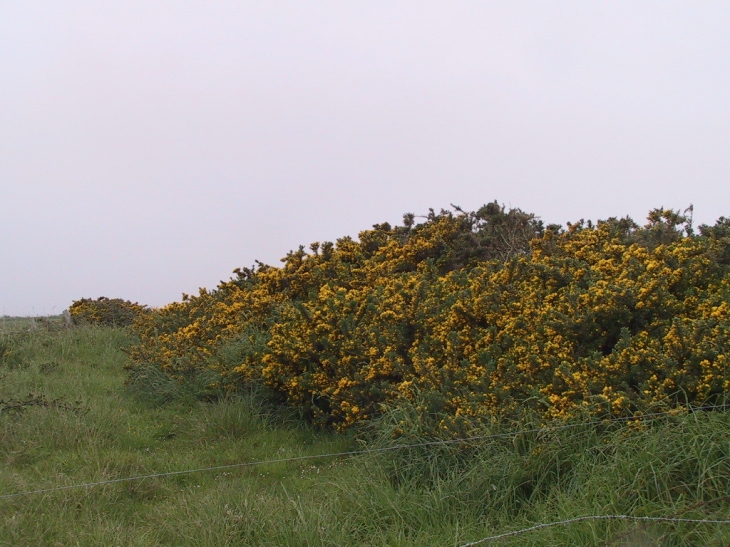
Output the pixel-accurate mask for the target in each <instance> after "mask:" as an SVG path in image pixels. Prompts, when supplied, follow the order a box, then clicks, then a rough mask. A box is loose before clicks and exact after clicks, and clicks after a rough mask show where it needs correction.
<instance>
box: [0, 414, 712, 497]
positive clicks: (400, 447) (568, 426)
mask: <svg viewBox="0 0 730 547" xmlns="http://www.w3.org/2000/svg"><path fill="white" fill-rule="evenodd" d="M718 408H726V405H720V406H719V407H718V406H701V407H688V408H685V409H684V410H686V411H687V412H690V413H694V412H699V411H702V410H716V409H718ZM680 415H681V414H678V413H677V410H676V409H675V410H668V411H664V412H655V413H649V414H641V415H634V416H623V417H617V418H605V419H600V420H588V421H585V422H576V423H572V424H563V425H558V426H542V427H536V428H532V429H523V430H516V431H507V432H504V433H491V434H488V435H476V436H472V437H462V438H458V439H441V440H434V441H423V442H419V443H411V444H401V445H394V446H385V447H380V448H366V449H362V450H349V451H344V452H329V453H325V454H309V455H306V456H292V457H289V458H277V459H273V460H259V461H252V462H240V463H232V464H226V465H215V466H210V467H200V468H196V469H185V470H180V471H166V472H160V473H150V474H147V475H136V476H133V477H121V478H116V479H107V480H102V481H93V482H85V483H79V484H70V485H65V486H52V487H49V488H40V489H37V490H28V491H25V492H16V493H12V494H0V499H10V498H17V497H21V496H32V495H36V494H46V493H50V492H59V491H63V490H73V489H79V488H91V487H95V486H103V485H107V484H115V483H121V482H132V481H140V480H145V479H154V478H161V477H171V476H175V475H190V474H194V473H204V472H209V471H222V470H227V469H235V468H245V467H254V466H260V465H269V464H278V463H289V462H296V461H304V460H313V459H321V458H337V457H351V456H360V455H365V454H375V453H382V452H390V451H395V450H405V449H409V448H421V447H427V446H439V445H449V444H461V443H468V442H474V441H486V440H489V439H500V438H508V437H516V436H518V435H526V434H531V433H543V432H548V431H561V430H565V429H575V428H578V427H588V426H593V425H601V424H609V423H617V422H628V421H644V420H648V419H652V418H658V417H662V416H674V417H677V416H680Z"/></svg>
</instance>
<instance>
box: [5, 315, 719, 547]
mask: <svg viewBox="0 0 730 547" xmlns="http://www.w3.org/2000/svg"><path fill="white" fill-rule="evenodd" d="M131 341H132V340H131V337H130V334H129V333H128V332H127V331H125V330H123V329H111V328H91V327H89V328H74V329H70V330H66V329H64V328H62V326H61V323H60V320H58V319H51V320H45V321H38V320H36V321H31V320H27V319H26V320H12V319H7V318H6V319H5V320H3V321H2V322H0V496H8V495H10V494H15V493H20V492H26V491H36V490H42V489H47V488H55V487H59V486H71V485H77V484H83V483H89V482H99V481H105V480H114V479H119V478H125V477H131V476H139V475H147V474H155V473H165V472H174V471H182V470H189V469H199V468H205V467H214V466H222V465H229V464H238V463H242V462H255V461H264V460H281V459H286V458H295V457H300V456H313V455H317V454H325V453H333V452H344V451H350V450H361V449H363V448H383V447H388V446H390V445H392V444H393V443H396V442H403V440H402V439H401V440H393V439H392V438H391V437H390V435H389V434H388V431H389V423H391V422H393V421H401V420H403V419H404V420H405V421H406V422H407V421H408V419H409V418H408V417H409V414H408V412H407V410H402V411H401V415H400V416H399V415H398V413H397V412H395V411H394V412H393V413H392V414H390V415H388V416H386V417H385V418H383V420H382V421H381V423H379V424H376V425H375V426H373V428H372V429H371V430H369V431H367V432H365V433H362V432H361V434H360V437H359V438H358V437H357V436H356V435H355V434H352V435H348V436H345V435H338V434H334V433H330V432H326V431H321V430H315V429H313V428H311V427H310V426H308V425H307V424H305V423H304V422H302V421H301V420H300V419H298V418H297V416H296V415H295V414H293V413H291V412H289V411H287V410H286V409H281V408H277V407H275V406H273V405H272V404H271V403H270V402H267V401H266V399H265V398H264V397H262V396H261V395H260V394H259V393H258V392H255V391H252V392H251V393H248V394H243V395H239V396H237V397H235V398H229V399H226V400H221V401H218V402H213V403H210V402H201V401H198V400H196V399H195V397H194V396H193V394H189V393H185V392H184V391H182V390H180V389H178V388H176V387H175V386H172V385H162V384H160V385H159V386H157V388H158V391H159V390H161V389H162V390H167V391H165V393H166V394H167V396H166V397H165V399H167V401H168V402H166V403H164V404H163V403H162V402H161V401H160V400H155V399H154V398H150V397H145V396H143V395H144V393H143V391H144V390H140V389H136V390H133V389H130V388H129V387H127V386H125V379H126V372H125V370H124V369H123V365H124V363H125V360H126V354H125V353H124V349H125V347H126V346H128V345H129V344H130V342H131ZM155 381H158V382H162V380H160V379H155V378H150V382H155ZM569 425H570V426H571V427H568V428H564V429H558V430H553V431H543V432H532V433H524V434H519V435H506V436H501V437H495V438H492V439H487V440H482V441H479V442H476V441H474V442H469V443H467V442H464V443H460V444H458V445H434V446H422V447H415V448H409V449H399V450H391V451H384V452H377V453H369V454H364V455H357V456H352V457H346V456H341V457H327V458H319V459H303V460H296V461H290V462H279V463H269V464H264V465H256V466H250V467H236V468H230V469H219V470H213V471H206V472H197V473H190V474H177V475H172V476H159V477H154V478H147V479H144V480H133V481H125V482H116V483H111V484H104V485H98V486H91V487H82V488H72V489H66V490H57V491H51V492H43V493H36V494H29V495H22V496H14V497H4V498H3V497H0V545H7V546H26V545H27V546H31V545H32V546H37V545H51V546H55V545H59V546H66V545H78V546H87V545H88V546H92V545H94V546H96V545H110V546H153V545H170V546H173V545H181V546H182V545H196V546H222V545H251V546H280V545H281V546H292V547H293V546H323V547H324V546H328V547H335V546H341V547H345V546H386V545H387V546H401V547H405V546H412V547H416V546H426V547H428V546H434V547H435V546H457V547H458V546H459V545H463V544H466V543H468V542H473V541H476V540H479V539H480V538H484V537H487V536H489V535H493V534H497V533H501V532H506V531H510V530H516V529H519V528H523V527H528V526H531V525H534V524H538V523H548V522H553V521H558V520H563V519H569V518H573V517H579V516H585V515H611V514H625V515H633V516H654V517H679V518H688V519H712V520H716V519H730V495H729V494H730V417H729V416H728V415H727V414H725V413H722V412H717V411H715V412H697V413H694V414H690V415H683V416H668V417H662V418H658V419H655V420H652V421H647V422H645V423H643V424H639V425H635V426H633V427H628V426H626V425H625V424H609V425H605V424H604V425H602V426H600V427H597V426H595V425H592V424H580V423H572V424H569ZM417 430H418V424H417V423H412V424H411V428H410V431H412V432H413V433H412V434H411V435H410V436H408V437H407V440H408V442H416V441H418V435H417ZM493 432H499V433H503V432H504V431H503V430H499V429H495V430H494V431H493ZM481 433H483V434H488V433H490V431H483V432H481ZM483 544H484V545H486V544H487V543H483ZM489 544H498V545H527V546H530V545H534V546H538V545H596V546H598V545H624V546H628V545H632V546H652V545H662V546H664V545H671V546H675V545H676V546H683V545H697V546H700V545H702V546H705V545H710V546H713V545H714V546H727V545H730V525H727V524H724V525H723V524H701V523H700V524H697V523H650V522H640V521H639V522H633V521H628V520H610V519H606V520H596V521H583V522H577V523H573V524H569V525H564V526H555V527H549V528H543V529H540V530H536V531H534V532H530V533H526V534H522V535H519V536H514V537H511V538H506V539H504V540H501V541H498V542H492V543H489Z"/></svg>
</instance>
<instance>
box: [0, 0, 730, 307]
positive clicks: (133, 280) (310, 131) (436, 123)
mask: <svg viewBox="0 0 730 547" xmlns="http://www.w3.org/2000/svg"><path fill="white" fill-rule="evenodd" d="M495 199H496V200H498V201H500V202H502V203H505V204H507V205H508V206H510V205H511V206H513V207H520V208H521V209H523V210H526V211H529V212H533V213H535V214H537V215H539V216H540V217H541V218H542V219H543V220H544V221H545V222H555V223H561V224H564V223H565V222H567V221H576V220H578V219H580V218H586V219H588V218H590V219H593V220H596V219H599V218H607V217H610V216H624V215H631V216H632V217H634V219H635V220H637V221H640V222H642V223H643V222H644V219H645V217H646V214H647V212H648V211H649V210H650V209H652V208H655V207H660V206H665V207H671V208H674V209H684V208H686V207H687V206H688V205H689V204H690V203H692V204H694V209H695V221H696V222H699V223H702V222H704V223H714V222H715V220H716V219H717V218H718V217H720V216H722V215H725V216H730V2H727V1H726V0H723V1H718V2H709V1H708V2H698V1H686V2H669V1H666V0H662V1H658V2H641V1H637V0H631V1H626V2H620V1H615V0H612V1H605V2H601V1H590V2H589V1H587V0H582V1H577V2H567V1H560V2H557V1H556V2H546V1H540V2H537V1H535V2H520V1H516V0H509V1H504V2H490V1H486V0H478V1H469V2H465V1H458V0H449V1H442V2H430V1H424V0H418V1H415V0H414V1H397V0H396V1H393V0H389V1H387V2H386V1H361V2H352V1H350V2H348V1H343V0H338V1H325V0H318V1H316V2H306V1H291V2H278V1H272V0H266V1H265V2H261V1H256V2H246V1H242V0H238V1H229V2H224V1H214V0H209V1H205V2H203V1H194V0H189V1H186V0H174V1H172V0H170V1H159V0H144V1H137V0H125V1H123V2H122V1H109V0H107V1H104V2H99V1H97V0H94V1H87V2H83V1H77V0H64V1H63V2H58V1H50V0H48V1H44V0H33V1H29V2H11V1H10V0H0V315H3V314H7V315H46V314H56V313H60V312H61V311H62V310H63V309H65V308H67V307H68V306H69V304H70V303H71V302H72V301H73V300H75V299H79V298H82V297H90V298H96V297H98V296H108V297H121V298H124V299H129V300H133V301H139V302H140V303H144V304H149V305H152V306H160V305H163V304H165V303H168V302H171V301H174V300H179V299H180V296H181V293H183V292H187V293H191V292H197V288H198V287H209V288H211V287H213V286H215V285H216V284H217V283H218V282H219V281H220V280H221V279H228V278H229V277H230V275H231V271H232V270H233V268H235V267H237V266H250V265H252V264H253V262H254V260H255V259H259V260H262V261H264V262H268V263H271V264H279V262H278V260H279V258H281V257H282V256H284V255H285V254H286V252H287V251H288V250H289V249H293V248H296V247H297V246H298V245H299V244H304V245H308V244H309V243H310V242H312V241H324V240H334V239H336V238H338V237H341V236H343V235H352V236H356V235H357V233H358V232H359V231H360V230H362V229H366V228H368V227H370V226H371V225H372V224H374V223H378V222H384V221H389V222H391V223H399V222H400V221H401V219H402V215H403V213H406V212H413V213H416V214H424V213H427V212H428V208H429V207H433V208H435V209H437V210H438V209H440V208H448V207H449V204H450V203H454V204H457V205H460V206H461V207H462V208H464V209H472V210H473V209H476V208H478V207H479V206H481V205H482V204H484V203H486V202H489V201H492V200H495Z"/></svg>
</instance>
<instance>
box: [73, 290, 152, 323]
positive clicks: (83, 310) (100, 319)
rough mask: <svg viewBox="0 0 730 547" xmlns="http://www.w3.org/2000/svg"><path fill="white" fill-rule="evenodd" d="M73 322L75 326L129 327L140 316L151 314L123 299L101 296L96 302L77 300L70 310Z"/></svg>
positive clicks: (140, 306)
mask: <svg viewBox="0 0 730 547" xmlns="http://www.w3.org/2000/svg"><path fill="white" fill-rule="evenodd" d="M68 311H69V313H70V314H71V321H72V322H73V323H74V324H75V325H81V324H85V325H104V326H117V327H127V326H130V325H131V324H132V323H134V321H135V320H136V319H137V318H139V317H140V316H142V315H144V314H146V313H148V312H149V310H148V308H147V307H146V306H142V305H140V304H137V303H136V302H130V301H128V300H122V299H121V298H106V297H104V296H101V297H99V298H97V299H96V300H94V299H92V298H82V299H81V300H75V301H74V302H73V303H72V304H71V306H70V307H69V309H68Z"/></svg>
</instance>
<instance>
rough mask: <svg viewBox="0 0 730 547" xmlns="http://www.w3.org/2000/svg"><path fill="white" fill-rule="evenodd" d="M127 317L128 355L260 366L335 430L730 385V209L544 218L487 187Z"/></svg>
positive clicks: (667, 402)
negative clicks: (448, 207)
mask: <svg viewBox="0 0 730 547" xmlns="http://www.w3.org/2000/svg"><path fill="white" fill-rule="evenodd" d="M283 262H284V264H283V266H282V267H280V268H275V267H271V266H267V265H264V264H258V265H257V266H256V267H253V268H242V269H238V270H235V274H236V277H234V278H233V279H231V280H230V281H228V282H224V283H221V284H220V285H219V286H218V287H217V288H216V289H215V290H212V291H208V290H205V289H201V291H200V294H198V295H195V296H187V295H185V296H184V298H183V301H182V302H176V303H173V304H170V305H168V306H166V307H164V308H161V309H159V310H155V311H154V313H152V314H147V315H144V316H142V317H140V319H139V320H138V321H137V323H136V330H137V332H138V333H139V335H140V340H141V341H140V343H139V345H137V346H136V347H135V348H134V349H133V351H132V359H133V361H134V363H135V367H138V368H139V367H150V366H152V367H157V368H159V369H160V370H162V371H164V372H165V373H167V374H168V375H170V376H172V377H175V378H179V379H180V380H182V381H184V380H185V379H186V378H190V377H192V376H195V375H197V374H200V373H202V372H205V373H207V374H210V373H211V372H213V373H215V375H216V378H217V383H218V384H219V386H220V387H225V388H227V389H237V388H239V387H241V386H243V385H246V384H247V383H250V382H256V383H263V384H265V385H267V386H268V387H269V388H271V389H272V390H273V391H274V392H276V393H278V394H280V396H281V397H283V398H285V399H286V400H287V401H288V402H289V403H290V404H292V405H295V406H297V407H299V408H301V409H303V410H304V411H305V412H306V413H307V414H308V415H309V416H310V417H311V418H312V419H313V420H314V421H315V422H317V423H321V424H328V425H334V426H335V427H337V428H339V429H345V428H347V427H349V426H351V425H353V424H355V423H357V422H360V421H362V420H367V419H368V418H371V417H373V416H376V415H378V414H379V413H381V412H382V410H383V409H384V408H385V407H386V406H390V407H393V406H398V405H399V404H408V405H410V407H411V408H415V409H416V410H417V411H418V412H421V413H423V415H424V416H426V415H427V416H431V417H437V418H438V419H437V420H436V421H435V422H434V425H435V427H439V428H441V429H443V430H445V431H450V432H458V431H460V430H462V429H463V428H464V427H465V426H468V425H469V424H471V423H473V422H474V421H479V420H495V419H501V418H515V417H518V416H519V415H520V414H521V413H523V412H525V411H526V410H529V411H530V412H533V413H538V414H539V415H541V416H543V417H544V418H545V419H551V418H556V417H563V416H569V415H572V414H575V413H578V412H580V413H585V412H590V413H596V414H603V415H606V414H612V415H617V414H626V413H630V412H635V411H641V410H645V409H646V408H649V407H657V406H676V405H686V404H703V403H707V402H716V401H717V400H719V399H721V398H724V396H725V393H726V392H727V391H728V389H729V388H730V378H729V377H728V371H727V364H728V363H727V348H728V342H729V341H730V276H729V275H728V273H729V269H730V220H729V219H725V218H721V219H720V220H719V221H718V222H717V223H716V224H715V225H714V226H701V227H700V229H699V233H695V231H694V230H693V227H692V224H691V218H688V217H685V216H683V215H682V214H680V213H678V212H675V211H671V210H664V209H656V210H654V211H652V212H651V213H650V214H649V217H648V223H647V224H646V225H645V226H643V227H640V226H638V225H637V224H636V223H635V222H633V221H632V220H631V219H629V218H623V219H617V218H611V219H609V220H606V221H599V222H598V223H596V224H595V225H594V224H592V223H591V222H583V221H580V222H578V223H576V224H572V225H571V224H569V225H568V226H567V228H565V229H564V228H562V227H560V226H555V225H551V226H547V227H546V226H544V225H543V224H542V223H541V222H540V221H539V220H538V219H537V218H536V217H535V216H534V215H532V214H528V213H525V212H523V211H521V210H519V209H510V210H506V209H505V208H504V207H503V206H500V205H498V204H497V203H496V202H494V203H490V204H488V205H486V206H484V207H482V208H481V209H479V210H478V211H476V212H465V211H463V210H461V209H460V208H458V207H455V208H454V211H453V212H450V211H443V210H442V211H441V212H439V213H436V212H434V211H431V212H430V213H429V215H428V216H427V217H426V218H425V219H424V221H423V222H422V223H416V222H415V217H414V215H410V214H409V215H405V216H404V222H403V225H402V226H396V227H391V226H390V225H389V224H387V223H386V224H378V225H375V226H374V227H373V229H371V230H366V231H363V232H361V233H360V234H359V238H358V240H354V239H351V238H349V237H344V238H342V239H339V240H338V241H337V242H336V243H330V242H325V243H322V244H319V243H313V244H312V245H311V246H310V250H309V251H305V250H304V248H303V247H300V248H299V249H298V250H297V251H292V252H290V253H289V254H288V255H287V256H286V257H285V258H284V259H283Z"/></svg>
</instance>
